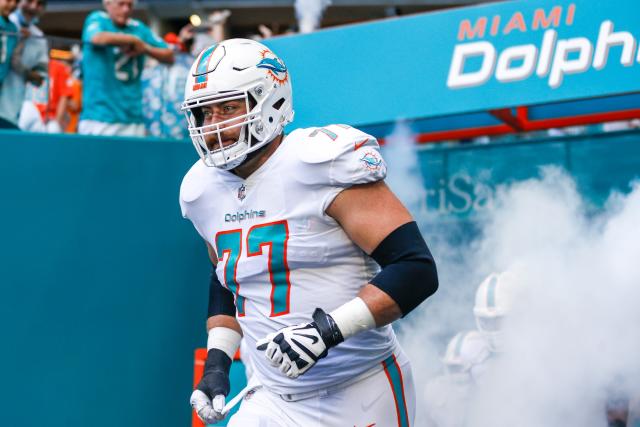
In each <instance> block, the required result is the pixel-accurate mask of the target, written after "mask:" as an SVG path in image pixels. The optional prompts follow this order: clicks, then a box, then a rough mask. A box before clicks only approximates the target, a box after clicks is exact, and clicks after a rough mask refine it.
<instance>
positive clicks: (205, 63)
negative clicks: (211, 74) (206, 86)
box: [196, 44, 217, 83]
mask: <svg viewBox="0 0 640 427" xmlns="http://www.w3.org/2000/svg"><path fill="white" fill-rule="evenodd" d="M216 46H217V45H215V44H214V45H212V46H209V47H208V48H207V50H205V51H204V52H203V53H202V55H201V56H200V61H198V66H197V67H196V75H198V76H197V77H196V83H204V82H206V81H207V68H208V67H209V59H211V55H213V51H214V50H216Z"/></svg>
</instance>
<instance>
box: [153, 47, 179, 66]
mask: <svg viewBox="0 0 640 427" xmlns="http://www.w3.org/2000/svg"><path fill="white" fill-rule="evenodd" d="M147 54H148V55H149V56H151V57H152V58H155V59H157V60H158V61H160V62H162V63H165V64H173V62H174V60H175V59H174V56H173V51H172V50H171V49H165V48H160V47H152V46H148V47H147Z"/></svg>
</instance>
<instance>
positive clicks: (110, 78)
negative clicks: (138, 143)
mask: <svg viewBox="0 0 640 427" xmlns="http://www.w3.org/2000/svg"><path fill="white" fill-rule="evenodd" d="M134 3H135V2H134V0H103V5H104V8H105V9H106V12H105V11H95V12H92V13H91V14H90V15H89V16H88V17H87V19H86V21H85V23H84V29H83V31H82V41H83V42H84V48H83V55H82V56H83V60H82V74H83V80H84V85H83V93H82V99H83V102H84V108H83V110H82V113H81V115H80V123H79V126H78V131H79V133H81V134H87V135H120V136H144V125H143V120H142V86H141V83H140V75H141V72H142V69H143V67H144V60H145V56H146V55H149V56H151V57H152V58H155V59H157V60H158V61H160V62H164V63H173V60H174V58H173V51H172V50H171V49H169V48H168V47H167V45H166V44H165V42H164V41H162V39H160V38H159V37H157V36H156V35H155V34H153V33H152V32H151V30H150V29H149V28H148V27H147V26H146V25H145V24H143V23H142V22H140V21H138V20H136V19H132V18H131V14H132V12H133V6H134Z"/></svg>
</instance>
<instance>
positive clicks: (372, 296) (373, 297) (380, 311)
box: [358, 284, 402, 328]
mask: <svg viewBox="0 0 640 427" xmlns="http://www.w3.org/2000/svg"><path fill="white" fill-rule="evenodd" d="M358 297H359V298H360V299H362V301H364V303H365V304H366V305H367V308H369V311H370V312H371V315H372V316H373V318H374V320H375V322H376V327H378V328H379V327H381V326H384V325H388V324H389V323H391V322H393V321H395V320H398V319H399V318H401V317H402V310H400V307H399V306H398V304H397V303H396V302H395V301H394V300H393V298H391V297H390V296H389V295H387V294H386V293H384V292H383V291H382V290H380V289H379V288H377V287H376V286H374V285H372V284H366V285H365V286H364V287H363V288H362V289H361V290H360V292H359V293H358Z"/></svg>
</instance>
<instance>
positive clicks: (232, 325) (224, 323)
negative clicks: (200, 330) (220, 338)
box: [207, 314, 242, 335]
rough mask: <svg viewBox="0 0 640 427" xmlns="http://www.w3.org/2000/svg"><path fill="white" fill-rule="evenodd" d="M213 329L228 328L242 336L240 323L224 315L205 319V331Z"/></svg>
mask: <svg viewBox="0 0 640 427" xmlns="http://www.w3.org/2000/svg"><path fill="white" fill-rule="evenodd" d="M213 328H229V329H233V330H234V331H236V332H237V333H239V334H240V335H242V328H240V323H238V321H237V320H236V318H235V317H233V316H227V315H226V314H217V315H215V316H211V317H209V318H208V319H207V331H210V330H211V329H213Z"/></svg>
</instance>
